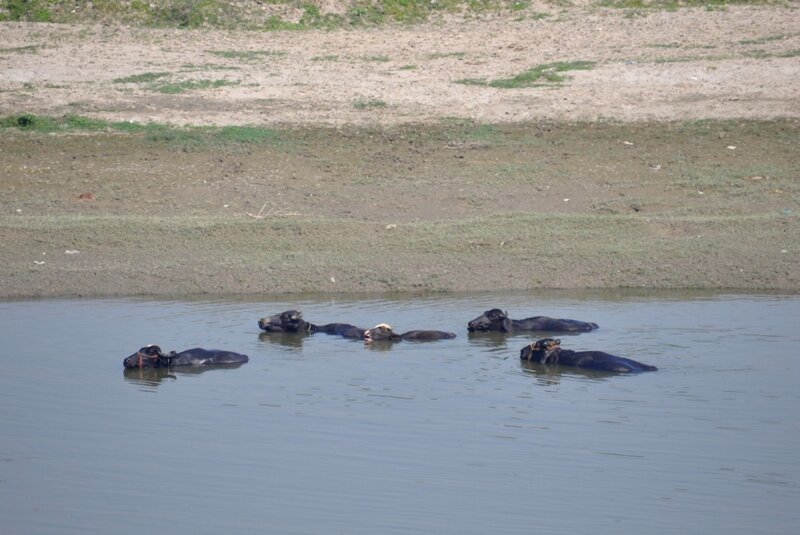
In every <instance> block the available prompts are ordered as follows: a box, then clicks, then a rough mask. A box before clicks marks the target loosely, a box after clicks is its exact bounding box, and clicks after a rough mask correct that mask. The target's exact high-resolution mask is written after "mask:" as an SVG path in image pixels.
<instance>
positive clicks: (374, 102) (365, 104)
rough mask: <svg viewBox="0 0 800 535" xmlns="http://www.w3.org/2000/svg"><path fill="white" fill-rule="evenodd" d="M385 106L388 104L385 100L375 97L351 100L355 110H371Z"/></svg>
mask: <svg viewBox="0 0 800 535" xmlns="http://www.w3.org/2000/svg"><path fill="white" fill-rule="evenodd" d="M387 106H388V104H386V102H384V101H383V100H380V99H376V98H371V99H362V100H356V101H354V102H353V107H354V108H355V109H357V110H371V109H377V108H385V107H387Z"/></svg>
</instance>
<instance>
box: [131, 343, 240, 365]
mask: <svg viewBox="0 0 800 535" xmlns="http://www.w3.org/2000/svg"><path fill="white" fill-rule="evenodd" d="M248 360H249V359H248V357H247V355H240V354H239V353H233V352H231V351H222V350H219V349H202V348H199V347H196V348H194V349H187V350H186V351H181V352H180V353H178V352H176V351H170V352H169V353H164V352H162V351H161V348H160V347H158V346H155V345H150V346H145V347H143V348H141V349H140V350H139V351H137V352H136V353H134V354H133V355H131V356H130V357H128V358H126V359H125V360H124V361H123V362H122V364H123V365H124V366H125V367H126V368H171V367H173V366H216V365H224V364H244V363H245V362H247V361H248Z"/></svg>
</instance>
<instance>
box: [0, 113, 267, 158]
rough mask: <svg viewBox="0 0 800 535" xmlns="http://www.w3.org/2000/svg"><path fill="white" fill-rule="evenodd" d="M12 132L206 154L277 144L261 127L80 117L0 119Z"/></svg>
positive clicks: (16, 116) (0, 127) (10, 116)
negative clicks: (101, 138)
mask: <svg viewBox="0 0 800 535" xmlns="http://www.w3.org/2000/svg"><path fill="white" fill-rule="evenodd" d="M3 128H15V129H19V130H23V131H28V132H36V133H40V134H51V133H65V134H69V133H79V132H101V131H106V132H122V133H127V134H138V135H141V136H143V139H145V140H146V141H149V142H154V143H160V144H166V145H168V146H170V147H172V148H174V149H181V150H205V149H209V148H218V147H233V146H237V145H238V146H241V145H274V144H276V143H278V142H279V141H280V134H279V133H278V131H277V130H273V129H271V128H264V127H260V126H224V127H184V128H177V127H174V126H171V125H165V124H159V123H147V124H142V123H135V122H130V121H117V122H114V121H105V120H102V119H92V118H89V117H84V116H80V115H65V116H63V117H47V116H42V115H33V114H27V113H25V114H21V115H9V116H6V117H0V129H3Z"/></svg>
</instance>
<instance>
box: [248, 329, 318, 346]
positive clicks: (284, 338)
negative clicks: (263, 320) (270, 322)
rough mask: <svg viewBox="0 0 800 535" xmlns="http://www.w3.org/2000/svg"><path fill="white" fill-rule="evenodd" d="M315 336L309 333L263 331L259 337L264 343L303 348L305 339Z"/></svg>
mask: <svg viewBox="0 0 800 535" xmlns="http://www.w3.org/2000/svg"><path fill="white" fill-rule="evenodd" d="M310 336H314V335H313V334H307V333H282V332H261V333H259V334H258V339H259V341H261V342H262V343H264V344H276V345H280V346H283V347H286V348H291V349H302V348H303V344H304V343H305V340H306V339H307V338H308V337H310Z"/></svg>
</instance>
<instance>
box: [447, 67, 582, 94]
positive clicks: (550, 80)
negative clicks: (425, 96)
mask: <svg viewBox="0 0 800 535" xmlns="http://www.w3.org/2000/svg"><path fill="white" fill-rule="evenodd" d="M594 66H595V62H593V61H569V62H564V61H561V62H557V63H545V64H543V65H538V66H536V67H534V68H532V69H528V70H527V71H524V72H521V73H520V74H518V75H516V76H514V77H512V78H499V79H496V80H486V79H485V78H464V79H461V80H457V81H456V83H459V84H465V85H481V86H489V87H497V88H501V89H515V88H520V87H537V86H543V85H558V84H562V83H564V81H566V77H565V76H564V75H562V74H561V73H564V72H568V71H576V70H581V71H585V70H589V69H591V68H593V67H594Z"/></svg>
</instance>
